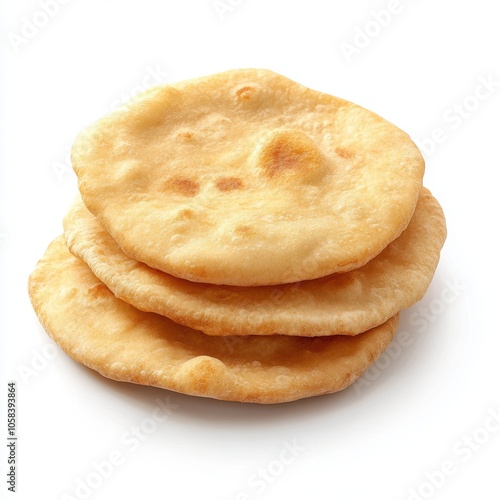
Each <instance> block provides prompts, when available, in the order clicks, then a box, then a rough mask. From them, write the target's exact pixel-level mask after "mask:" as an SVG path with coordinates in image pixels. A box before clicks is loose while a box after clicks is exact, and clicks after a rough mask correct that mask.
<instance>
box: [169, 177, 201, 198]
mask: <svg viewBox="0 0 500 500" xmlns="http://www.w3.org/2000/svg"><path fill="white" fill-rule="evenodd" d="M169 184H170V188H171V190H172V191H174V192H175V193H179V194H182V195H184V196H195V195H197V194H198V192H199V191H200V185H199V184H198V183H197V182H196V181H193V180H192V179H183V178H180V177H177V178H174V179H172V180H171V181H170V183H169Z"/></svg>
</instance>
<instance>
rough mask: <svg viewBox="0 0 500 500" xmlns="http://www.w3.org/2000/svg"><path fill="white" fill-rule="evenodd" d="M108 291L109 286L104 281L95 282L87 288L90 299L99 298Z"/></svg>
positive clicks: (108, 292)
mask: <svg viewBox="0 0 500 500" xmlns="http://www.w3.org/2000/svg"><path fill="white" fill-rule="evenodd" d="M110 293H111V292H110V291H109V288H108V287H107V286H106V285H105V284H104V283H97V284H95V285H92V286H91V287H90V288H89V289H88V294H89V296H90V298H92V299H99V298H102V297H105V296H106V295H108V294H110Z"/></svg>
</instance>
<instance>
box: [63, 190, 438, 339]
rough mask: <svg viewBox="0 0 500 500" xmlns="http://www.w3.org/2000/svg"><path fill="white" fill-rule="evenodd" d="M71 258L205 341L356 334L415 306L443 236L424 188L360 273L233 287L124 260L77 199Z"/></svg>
mask: <svg viewBox="0 0 500 500" xmlns="http://www.w3.org/2000/svg"><path fill="white" fill-rule="evenodd" d="M64 235H65V238H66V243H67V245H68V248H69V249H70V251H71V252H72V253H73V254H74V255H75V256H77V257H79V258H81V259H83V260H84V261H85V262H86V263H87V264H88V265H89V267H90V268H91V269H92V271H93V272H94V273H95V274H96V276H97V277H98V278H99V279H100V280H102V281H103V282H104V283H105V284H106V285H107V286H108V287H109V288H110V289H111V290H112V291H113V293H114V294H115V295H116V296H117V297H119V298H121V299H123V300H124V301H126V302H128V303H130V304H132V305H134V306H135V307H137V308H139V309H141V310H143V311H150V312H155V313H158V314H161V315H164V316H167V317H169V318H171V319H173V320H174V321H176V322H178V323H181V324H184V325H187V326H189V327H191V328H195V329H197V330H201V331H203V332H204V333H206V334H209V335H271V334H275V333H286V334H287V335H300V336H320V335H332V334H335V333H338V334H344V335H355V334H358V333H361V332H364V331H366V330H368V329H370V328H373V327H374V326H377V325H379V324H381V323H383V322H384V321H386V320H388V319H389V318H390V317H392V316H393V315H394V314H396V313H397V312H398V311H400V310H401V309H403V308H406V307H410V306H411V305H412V304H414V303H415V302H417V301H418V300H420V299H421V298H422V297H423V295H424V293H425V291H426V290H427V288H428V286H429V284H430V282H431V280H432V277H433V275H434V271H435V269H436V267H437V264H438V261H439V254H440V250H441V247H442V245H443V243H444V240H445V237H446V226H445V220H444V215H443V212H442V210H441V207H440V205H439V203H438V202H437V201H436V199H435V198H434V197H433V196H432V195H431V194H430V192H429V191H428V190H427V189H425V188H423V189H422V192H421V194H420V198H419V202H418V204H417V208H416V210H415V213H414V216H413V218H412V220H411V222H410V224H409V226H408V227H407V229H406V230H405V231H404V232H403V233H402V235H401V236H400V237H399V238H398V239H396V240H395V241H393V242H392V243H391V244H390V245H389V246H388V247H387V248H386V249H385V250H384V251H383V252H382V253H381V254H379V255H378V256H377V257H375V258H374V259H373V260H371V261H370V262H369V263H368V264H366V265H365V266H363V267H361V268H359V269H356V270H353V271H349V272H347V273H342V274H337V275H332V276H328V277H325V278H319V279H317V280H312V281H304V282H300V283H294V284H288V285H276V286H271V287H249V288H245V287H234V286H224V285H209V284H203V283H193V282H190V281H186V280H182V279H179V278H175V277H173V276H170V275H168V274H165V273H163V272H160V271H157V270H155V269H152V268H150V267H148V266H147V265H146V264H143V263H140V262H137V261H135V260H134V259H131V258H129V257H127V256H126V255H125V254H124V253H123V252H122V251H121V249H120V247H119V246H118V245H117V243H116V242H115V241H114V240H113V238H112V237H111V236H110V235H109V234H108V233H107V232H106V231H105V230H104V228H103V227H102V226H101V225H100V224H99V222H98V221H97V219H96V218H95V217H94V216H92V214H91V213H90V212H89V211H88V210H87V209H86V208H85V206H84V205H83V203H82V201H81V199H80V200H78V201H77V202H76V203H75V204H74V206H73V207H72V208H71V209H70V211H69V213H68V214H67V215H66V217H65V220H64Z"/></svg>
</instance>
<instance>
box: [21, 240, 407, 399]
mask: <svg viewBox="0 0 500 500" xmlns="http://www.w3.org/2000/svg"><path fill="white" fill-rule="evenodd" d="M29 294H30V299H31V302H32V304H33V307H34V309H35V311H36V313H37V315H38V317H39V319H40V321H41V323H42V324H43V326H44V327H45V329H46V330H47V332H48V333H49V335H50V336H51V337H52V338H53V339H54V340H55V342H57V343H58V344H59V345H60V346H61V347H62V348H63V349H64V350H65V351H66V352H67V353H68V354H69V355H70V356H71V357H73V358H74V359H75V360H76V361H78V362H80V363H83V364H85V365H86V366H88V367H90V368H92V369H94V370H96V371H98V372H99V373H101V374H102V375H104V376H106V377H109V378H111V379H114V380H120V381H126V382H133V383H137V384H144V385H152V386H157V387H162V388H165V389H170V390H173V391H177V392H182V393H186V394H192V395H197V396H204V397H211V398H216V399H225V400H230V401H243V402H254V403H279V402H286V401H292V400H295V399H300V398H304V397H308V396H315V395H320V394H326V393H331V392H335V391H339V390H341V389H344V388H345V387H347V386H348V385H350V384H352V383H353V382H354V381H355V380H356V379H357V378H358V377H359V376H360V375H361V374H362V373H363V372H364V370H366V368H368V366H369V365H370V364H371V363H373V362H374V361H375V359H376V358H377V356H379V355H380V353H381V352H382V351H383V350H384V349H385V348H386V347H387V346H388V345H389V343H390V341H391V340H392V338H393V336H394V334H395V331H396V328H397V323H398V318H397V316H395V317H393V318H392V319H390V320H389V321H387V322H386V323H384V324H383V325H381V326H379V327H377V328H374V329H372V330H370V331H368V332H366V333H363V334H361V335H358V336H356V337H346V336H333V337H324V338H301V337H288V336H273V337H209V336H206V335H204V334H203V333H201V332H198V331H196V330H192V329H190V328H187V327H183V326H180V325H178V324H176V323H173V322H172V321H171V320H169V319H167V318H165V317H162V316H159V315H156V314H153V313H145V312H142V311H139V310H138V309H135V308H134V307H132V306H130V305H129V304H127V303H125V302H123V301H121V300H119V299H117V298H116V297H115V296H114V295H113V294H112V293H111V292H110V291H109V290H108V288H107V287H106V286H105V285H104V284H103V283H102V282H100V281H99V280H98V279H97V278H96V277H95V276H94V275H93V274H92V272H91V271H90V269H89V268H88V267H87V266H86V265H85V263H84V262H83V261H81V260H80V259H77V258H75V257H74V256H72V255H71V254H70V253H69V251H68V250H67V248H66V246H65V245H64V241H63V238H62V237H59V238H58V239H56V240H55V241H54V242H52V243H51V245H50V246H49V247H48V249H47V251H46V253H45V255H44V257H43V258H42V259H41V260H40V261H39V262H38V264H37V267H36V269H35V271H34V272H33V273H32V274H31V276H30V279H29Z"/></svg>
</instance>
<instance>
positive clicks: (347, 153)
mask: <svg viewBox="0 0 500 500" xmlns="http://www.w3.org/2000/svg"><path fill="white" fill-rule="evenodd" d="M335 152H336V153H337V154H338V155H339V156H340V157H341V158H345V159H347V160H349V159H351V158H354V152H353V151H352V150H351V149H346V148H335Z"/></svg>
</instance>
